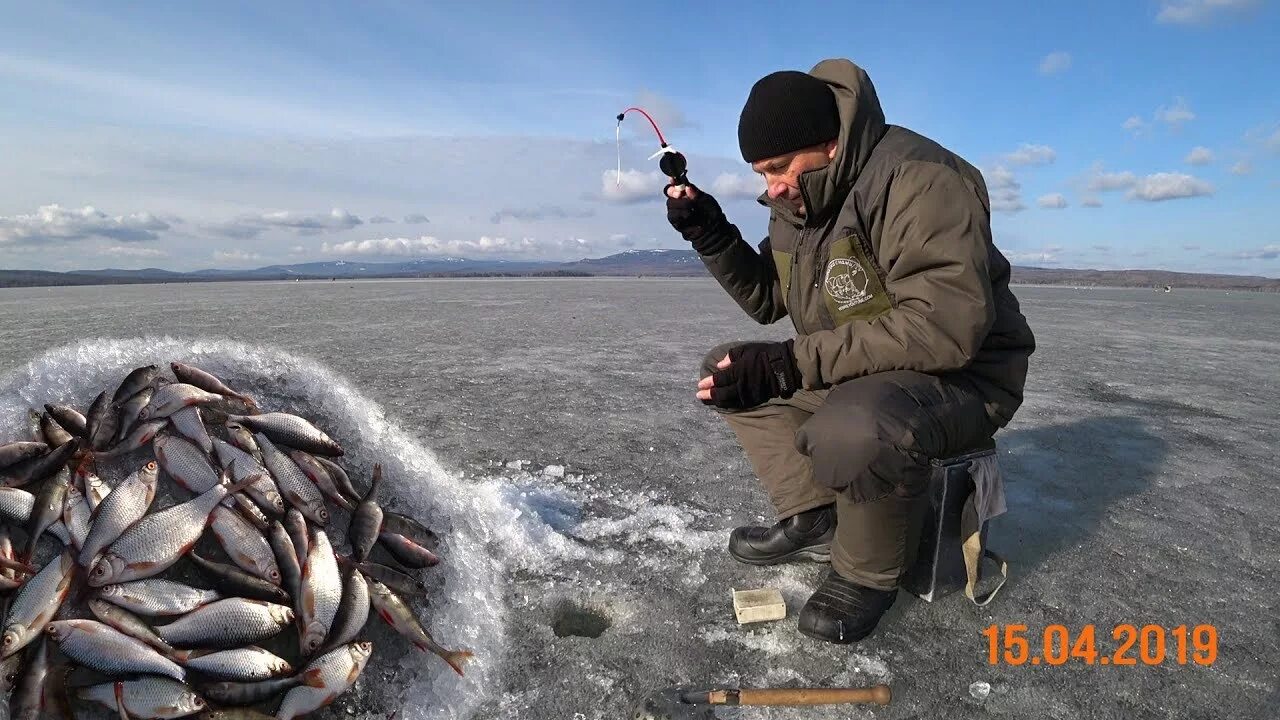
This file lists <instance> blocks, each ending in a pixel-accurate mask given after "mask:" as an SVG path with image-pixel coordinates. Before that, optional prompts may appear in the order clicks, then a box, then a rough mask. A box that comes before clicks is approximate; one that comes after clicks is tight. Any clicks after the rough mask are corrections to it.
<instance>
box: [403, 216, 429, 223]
mask: <svg viewBox="0 0 1280 720" xmlns="http://www.w3.org/2000/svg"><path fill="white" fill-rule="evenodd" d="M404 222H405V224H406V225H423V224H426V223H429V222H431V221H430V220H429V219H427V216H426V215H423V214H422V213H410V214H408V215H405V216H404Z"/></svg>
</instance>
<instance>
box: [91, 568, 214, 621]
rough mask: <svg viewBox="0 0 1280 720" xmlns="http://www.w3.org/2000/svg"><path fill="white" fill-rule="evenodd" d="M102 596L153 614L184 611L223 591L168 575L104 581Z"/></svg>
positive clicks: (99, 593) (210, 600)
mask: <svg viewBox="0 0 1280 720" xmlns="http://www.w3.org/2000/svg"><path fill="white" fill-rule="evenodd" d="M98 596H99V597H101V598H102V599H103V600H106V601H108V602H110V603H112V604H113V605H118V606H120V607H122V608H125V609H126V610H129V611H132V612H135V613H138V614H139V615H147V616H149V617H155V616H158V615H159V616H165V615H184V614H186V613H189V612H191V611H192V610H195V609H196V608H200V607H204V606H205V605H208V604H209V603H211V602H214V601H217V600H221V599H222V593H220V592H218V591H217V590H205V589H203V588H196V587H191V586H190V585H183V584H182V583H179V582H174V581H173V580H166V579H164V578H147V579H145V580H135V581H133V582H126V583H118V584H115V585H104V586H103V587H102V589H101V590H99V591H98Z"/></svg>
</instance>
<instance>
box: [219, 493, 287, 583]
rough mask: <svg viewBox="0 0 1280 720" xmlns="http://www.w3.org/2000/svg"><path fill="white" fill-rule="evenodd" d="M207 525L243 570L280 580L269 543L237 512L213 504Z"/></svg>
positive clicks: (261, 576)
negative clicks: (215, 506)
mask: <svg viewBox="0 0 1280 720" xmlns="http://www.w3.org/2000/svg"><path fill="white" fill-rule="evenodd" d="M209 527H210V529H211V530H213V534H214V536H215V537H217V539H218V544H219V545H221V546H222V549H223V550H225V551H226V553H227V557H229V558H231V561H232V562H234V563H235V564H236V565H238V566H239V567H240V568H241V569H242V570H244V571H245V572H247V573H252V574H253V575H256V576H258V577H260V578H262V579H263V580H266V581H268V582H270V583H273V584H276V585H279V584H280V568H279V567H278V566H277V565H276V558H275V554H274V553H273V552H272V551H271V545H270V543H268V542H267V539H266V538H265V537H263V536H262V533H261V532H259V531H258V529H257V528H255V527H253V526H252V525H250V524H249V522H248V521H247V520H245V519H244V518H243V517H241V515H240V513H237V512H235V511H234V510H229V509H227V508H224V507H219V508H215V509H214V511H213V513H212V515H211V520H210V523H209Z"/></svg>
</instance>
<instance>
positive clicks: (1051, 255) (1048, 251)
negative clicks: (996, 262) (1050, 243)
mask: <svg viewBox="0 0 1280 720" xmlns="http://www.w3.org/2000/svg"><path fill="white" fill-rule="evenodd" d="M1061 255H1062V248H1060V247H1046V248H1042V249H1040V250H1032V251H1028V252H1013V253H1005V258H1007V259H1008V260H1009V262H1011V263H1019V262H1021V263H1026V262H1031V263H1040V264H1042V265H1057V264H1058V263H1059V262H1061V260H1060V257H1061Z"/></svg>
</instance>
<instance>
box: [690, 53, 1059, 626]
mask: <svg viewBox="0 0 1280 720" xmlns="http://www.w3.org/2000/svg"><path fill="white" fill-rule="evenodd" d="M738 139H739V145H740V147H741V150H742V156H743V159H744V160H745V161H746V162H748V163H750V164H751V167H752V169H753V170H754V171H755V172H758V173H760V174H762V175H763V177H764V179H765V182H766V185H767V186H768V190H767V191H766V192H765V193H764V194H762V195H761V196H760V198H759V202H760V203H761V204H763V205H765V206H767V207H769V208H770V217H769V226H768V233H767V235H766V237H765V238H764V240H763V241H762V242H761V243H760V244H759V247H758V251H757V249H756V248H754V247H752V245H750V244H748V243H747V242H746V241H744V240H743V239H742V236H741V234H740V232H739V230H738V228H737V227H736V226H735V225H733V224H732V223H730V222H729V221H728V219H727V218H726V217H725V215H724V213H723V211H722V210H721V208H720V206H719V204H718V203H717V202H716V200H715V198H714V197H712V196H711V195H710V194H708V193H706V192H703V191H701V190H699V189H697V188H696V187H694V186H692V185H679V186H677V185H669V186H668V187H667V188H666V191H665V192H666V195H667V217H668V220H669V221H670V223H671V225H672V226H673V227H674V228H675V229H676V230H677V231H678V232H680V234H681V235H682V236H683V237H684V238H685V239H686V240H687V241H689V242H690V243H691V244H692V246H693V248H694V249H695V250H696V251H697V252H698V253H699V255H700V256H701V258H702V260H703V262H704V263H705V264H706V266H707V268H708V270H709V271H710V272H711V274H712V276H714V277H715V278H716V280H717V281H719V283H720V284H721V286H722V287H723V288H724V289H725V291H726V292H728V293H729V295H730V296H731V297H733V299H734V300H735V301H736V302H737V303H738V305H739V306H741V307H742V309H743V310H744V311H746V313H747V314H748V315H750V316H751V317H752V318H754V319H755V320H756V321H757V322H759V323H761V324H770V323H773V322H776V321H777V320H780V319H782V318H783V317H786V316H790V318H791V321H792V324H793V325H794V327H795V330H796V336H795V338H793V339H790V340H787V341H785V342H748V343H728V344H725V345H721V346H718V347H716V348H714V349H712V350H711V352H709V353H708V354H707V356H706V358H705V360H704V362H703V366H702V369H701V380H700V382H699V384H698V390H697V397H698V398H699V399H700V400H702V402H704V403H705V404H707V405H710V406H713V407H715V408H716V410H717V411H719V412H720V413H722V415H723V417H724V418H725V420H726V421H727V422H728V423H729V425H730V427H731V428H732V429H733V431H734V432H735V433H736V435H737V437H738V439H739V441H740V442H741V444H742V445H743V448H744V450H745V452H746V454H747V456H748V459H749V460H750V462H751V464H752V467H753V469H754V470H755V472H756V475H757V476H758V477H759V479H760V481H761V482H762V483H763V484H764V486H765V488H766V489H767V491H768V494H769V498H770V500H771V502H772V504H773V505H774V509H775V511H776V514H777V518H778V522H776V523H775V524H774V525H772V526H770V527H758V526H757V527H740V528H737V529H736V530H734V532H733V533H732V535H731V536H730V539H729V552H730V554H731V555H732V556H733V557H735V558H736V559H738V560H740V561H742V562H745V563H751V564H757V565H765V564H773V563H778V562H787V561H793V560H813V561H819V562H827V561H829V562H830V563H831V569H830V571H829V572H828V573H827V575H826V577H825V579H824V580H823V582H822V584H821V585H820V586H819V587H818V588H817V590H816V592H815V593H814V594H813V595H812V597H810V599H809V601H808V603H807V604H806V605H805V607H804V609H803V610H802V611H801V614H800V620H799V627H800V630H801V631H802V632H804V633H806V634H808V635H810V636H812V637H815V638H819V639H822V640H827V641H831V642H854V641H856V640H860V639H862V638H864V637H866V636H867V635H868V634H870V633H871V631H872V630H874V629H875V627H876V624H877V622H878V621H879V620H880V617H881V616H882V615H883V614H884V612H885V611H886V610H887V609H888V608H889V607H890V606H891V605H892V604H893V602H894V599H895V598H896V596H897V591H898V586H899V580H900V578H901V576H902V574H903V573H904V572H905V571H906V570H907V569H908V568H909V567H910V564H911V563H912V562H913V560H914V556H915V552H916V545H917V542H918V537H919V528H920V523H921V520H922V519H923V515H924V510H925V509H926V505H927V494H926V492H925V491H926V489H927V488H926V485H927V482H928V479H929V476H930V472H929V461H930V459H932V458H940V457H947V456H950V455H955V454H958V453H961V452H964V451H967V450H970V449H973V448H975V447H977V446H979V445H981V444H983V443H986V442H990V439H991V437H992V436H993V435H994V433H995V432H996V431H997V430H998V429H1000V428H1002V427H1004V426H1005V425H1006V424H1008V422H1009V421H1010V420H1011V419H1012V418H1013V415H1014V413H1015V411H1016V410H1017V409H1018V407H1019V406H1020V405H1021V403H1022V392H1023V385H1024V382H1025V379H1026V374H1027V367H1028V358H1029V356H1030V355H1031V354H1032V352H1033V351H1034V349H1035V341H1034V337H1033V335H1032V333H1031V330H1030V328H1029V327H1028V325H1027V322H1026V319H1025V318H1024V317H1023V315H1022V314H1021V312H1020V310H1019V305H1018V301H1017V299H1016V298H1015V297H1014V296H1013V294H1012V293H1011V292H1010V290H1009V263H1008V261H1007V260H1006V259H1005V257H1004V256H1003V255H1002V254H1001V253H1000V251H999V250H997V249H996V247H995V246H994V245H993V244H992V239H991V226H990V215H991V211H990V208H991V206H990V200H989V197H988V194H987V188H986V184H985V182H984V181H983V178H982V175H981V173H980V172H979V171H978V170H977V169H976V168H975V167H973V166H972V165H970V164H969V163H968V162H966V161H965V160H964V159H963V158H961V157H959V156H958V155H956V154H954V153H952V152H950V151H949V150H947V149H946V148H944V147H942V146H941V145H939V144H938V143H936V142H934V141H932V140H930V139H928V138H925V137H923V136H921V135H919V134H917V133H915V132H912V131H911V130H908V129H905V128H902V127H898V126H894V125H889V124H886V122H885V118H884V113H883V112H882V110H881V108H880V103H879V100H878V99H877V97H876V92H875V88H874V86H873V85H872V84H871V79H870V78H869V77H868V76H867V73H866V72H865V71H864V70H863V69H862V68H860V67H858V66H857V65H855V64H854V63H852V62H850V61H848V60H844V59H832V60H824V61H822V62H820V63H818V64H817V65H816V66H815V67H814V68H812V69H811V70H810V71H809V72H807V73H803V72H797V71H781V72H777V73H772V74H770V75H768V76H766V77H764V78H762V79H761V80H759V81H758V82H757V83H756V84H755V86H754V87H753V88H752V90H751V93H750V95H749V96H748V98H747V101H746V104H745V106H744V107H743V110H742V114H741V118H740V120H739V126H738Z"/></svg>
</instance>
